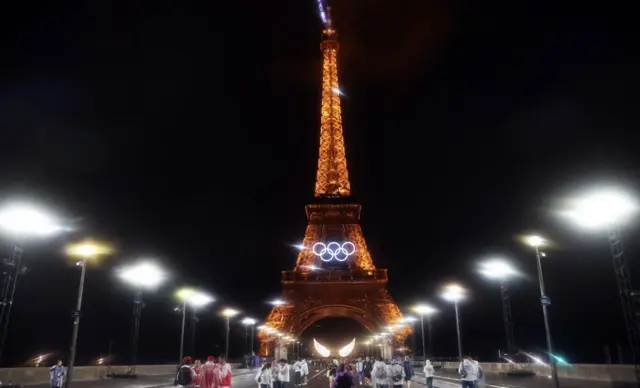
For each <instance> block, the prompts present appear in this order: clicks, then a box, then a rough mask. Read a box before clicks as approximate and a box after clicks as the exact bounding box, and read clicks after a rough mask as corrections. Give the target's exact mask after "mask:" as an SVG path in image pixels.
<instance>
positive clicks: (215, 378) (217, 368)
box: [175, 356, 232, 388]
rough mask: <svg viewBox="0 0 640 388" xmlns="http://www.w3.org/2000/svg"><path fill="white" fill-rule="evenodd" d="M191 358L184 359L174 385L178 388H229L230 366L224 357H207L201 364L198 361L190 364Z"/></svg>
mask: <svg viewBox="0 0 640 388" xmlns="http://www.w3.org/2000/svg"><path fill="white" fill-rule="evenodd" d="M191 361H192V359H191V357H189V356H187V357H185V358H184V360H183V363H182V365H181V366H180V368H178V373H177V374H176V378H175V385H177V386H179V387H194V388H231V378H232V372H231V365H230V364H229V363H228V362H227V360H226V359H225V358H224V357H222V356H221V357H218V362H216V360H215V358H214V357H212V356H209V357H208V358H207V362H205V363H204V364H202V362H201V361H200V360H195V362H194V363H193V365H192V363H191Z"/></svg>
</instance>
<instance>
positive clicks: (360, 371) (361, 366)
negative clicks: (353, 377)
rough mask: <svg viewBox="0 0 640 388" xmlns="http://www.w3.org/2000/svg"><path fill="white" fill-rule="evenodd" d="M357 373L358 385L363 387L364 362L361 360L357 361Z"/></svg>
mask: <svg viewBox="0 0 640 388" xmlns="http://www.w3.org/2000/svg"><path fill="white" fill-rule="evenodd" d="M356 373H357V374H358V385H362V383H363V381H364V362H362V359H361V358H358V360H357V361H356Z"/></svg>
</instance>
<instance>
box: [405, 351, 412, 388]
mask: <svg viewBox="0 0 640 388" xmlns="http://www.w3.org/2000/svg"><path fill="white" fill-rule="evenodd" d="M403 367H404V375H405V377H404V380H405V381H406V382H407V388H411V379H412V378H413V363H412V362H411V359H410V358H409V356H405V358H404V365H403Z"/></svg>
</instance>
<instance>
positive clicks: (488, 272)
mask: <svg viewBox="0 0 640 388" xmlns="http://www.w3.org/2000/svg"><path fill="white" fill-rule="evenodd" d="M480 273H481V274H482V275H484V276H485V277H487V278H488V279H492V280H495V279H497V280H499V281H500V295H501V296H502V313H503V314H502V315H503V318H504V329H505V334H506V338H507V353H508V354H511V353H512V352H513V351H514V349H515V339H514V335H513V319H512V317H511V301H510V299H509V278H512V277H514V276H516V275H517V274H518V272H517V271H516V270H515V269H514V268H513V267H512V266H511V265H510V264H509V263H507V262H506V261H503V260H499V259H496V260H489V261H486V262H484V263H481V265H480Z"/></svg>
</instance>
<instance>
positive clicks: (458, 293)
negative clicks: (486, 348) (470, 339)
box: [442, 284, 465, 360]
mask: <svg viewBox="0 0 640 388" xmlns="http://www.w3.org/2000/svg"><path fill="white" fill-rule="evenodd" d="M464 296H465V290H464V288H462V287H460V286H459V285H457V284H449V285H448V286H446V287H445V288H444V290H443V292H442V298H443V299H444V300H446V301H448V302H453V306H454V308H455V311H456V332H457V333H458V358H459V359H460V360H462V337H461V335H460V314H459V313H458V302H459V301H461V300H462V299H464Z"/></svg>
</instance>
